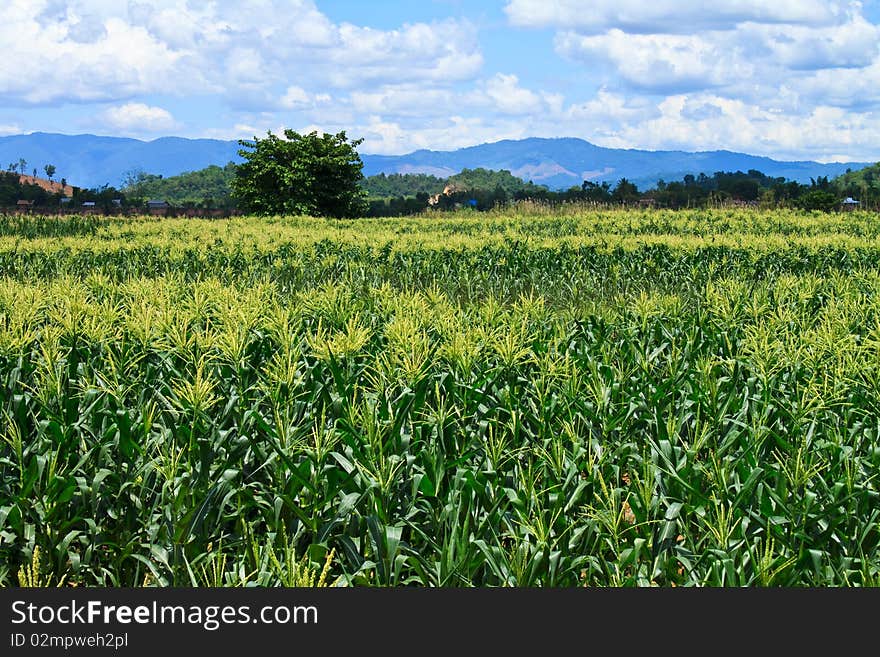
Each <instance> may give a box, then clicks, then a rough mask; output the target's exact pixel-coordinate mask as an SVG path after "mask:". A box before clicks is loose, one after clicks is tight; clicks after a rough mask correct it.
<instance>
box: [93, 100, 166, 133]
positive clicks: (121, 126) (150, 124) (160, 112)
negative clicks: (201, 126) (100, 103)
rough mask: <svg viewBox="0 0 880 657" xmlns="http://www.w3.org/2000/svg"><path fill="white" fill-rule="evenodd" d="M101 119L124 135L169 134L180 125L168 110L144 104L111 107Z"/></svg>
mask: <svg viewBox="0 0 880 657" xmlns="http://www.w3.org/2000/svg"><path fill="white" fill-rule="evenodd" d="M100 118H101V120H102V121H103V122H104V123H106V124H107V125H108V126H109V127H111V128H112V129H113V130H114V131H116V132H119V133H124V134H147V133H160V132H167V131H169V130H173V129H174V128H176V127H177V125H178V124H177V121H175V120H174V117H173V116H171V113H170V112H168V110H165V109H162V108H161V107H151V106H149V105H145V104H143V103H126V104H125V105H119V106H116V107H109V108H107V109H106V110H104V112H103V113H102V114H101V117H100Z"/></svg>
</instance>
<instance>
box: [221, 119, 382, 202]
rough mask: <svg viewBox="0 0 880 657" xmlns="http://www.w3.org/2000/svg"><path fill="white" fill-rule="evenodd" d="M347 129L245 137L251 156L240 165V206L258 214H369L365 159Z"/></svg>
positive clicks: (235, 189) (236, 187) (244, 152)
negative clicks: (326, 132) (364, 180)
mask: <svg viewBox="0 0 880 657" xmlns="http://www.w3.org/2000/svg"><path fill="white" fill-rule="evenodd" d="M362 141H363V140H362V139H354V140H349V139H348V138H347V137H346V135H345V132H344V131H343V132H339V133H337V134H335V135H331V134H323V135H319V134H318V133H317V132H316V131H313V132H310V133H308V134H305V135H301V134H299V133H297V132H295V131H293V130H290V129H287V130H285V131H284V138H283V139H282V138H281V137H279V136H277V135H274V134H272V132H271V131H269V132H268V133H267V136H266V138H264V139H258V138H257V137H254V139H253V140H252V141H249V140H244V139H242V140H239V142H238V143H239V144H240V145H241V146H242V147H243V148H242V149H241V150H240V151H239V155H241V156H242V157H243V158H244V159H245V161H244V162H243V163H242V164H239V165H238V166H237V167H236V168H235V177H234V178H233V179H232V181H231V187H232V193H233V195H234V196H235V198H236V199H237V200H238V203H239V207H240V209H241V210H243V211H245V212H252V213H255V214H303V215H312V216H318V217H340V218H341V217H357V216H360V215H362V214H363V213H364V210H365V207H366V203H365V194H364V192H363V191H362V190H361V187H360V185H359V183H360V181H361V180H362V179H363V173H362V169H363V166H364V165H363V162H362V161H361V158H360V155H358V152H357V150H356V147H357V146H358V145H360V143H361V142H362Z"/></svg>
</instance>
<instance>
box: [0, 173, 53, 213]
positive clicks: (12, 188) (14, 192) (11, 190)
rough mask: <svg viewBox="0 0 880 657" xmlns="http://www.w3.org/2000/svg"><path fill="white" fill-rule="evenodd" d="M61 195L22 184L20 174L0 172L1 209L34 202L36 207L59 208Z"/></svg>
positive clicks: (36, 186) (35, 186) (37, 186)
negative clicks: (21, 202)
mask: <svg viewBox="0 0 880 657" xmlns="http://www.w3.org/2000/svg"><path fill="white" fill-rule="evenodd" d="M60 199H61V194H60V193H59V194H52V193H50V192H47V191H46V190H45V189H43V188H42V187H40V186H39V185H32V184H30V183H28V184H22V182H21V177H20V176H19V174H18V173H13V172H11V171H0V207H11V206H15V205H16V204H17V203H18V202H19V201H32V202H33V205H34V207H40V208H44V207H50V206H53V205H54V206H57V205H58V203H59V202H60Z"/></svg>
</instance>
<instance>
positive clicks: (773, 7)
mask: <svg viewBox="0 0 880 657" xmlns="http://www.w3.org/2000/svg"><path fill="white" fill-rule="evenodd" d="M848 9H849V3H848V2H823V1H822V0H776V1H775V2H767V1H766V0H725V1H724V2H704V1H702V0H653V1H652V2H644V0H555V1H554V2H547V1H546V0H509V2H508V3H507V5H506V6H505V8H504V11H505V12H506V13H507V16H508V18H509V19H510V22H511V23H513V24H514V25H517V26H521V27H556V28H559V29H570V30H577V31H579V32H581V33H585V34H600V33H603V32H605V31H607V30H610V29H620V30H623V31H626V32H630V33H637V34H660V33H664V34H682V33H693V32H698V31H703V30H714V29H726V28H732V27H734V26H736V25H739V24H741V23H782V24H800V25H827V24H830V23H834V22H837V21H839V20H840V17H841V16H844V15H846V12H847V11H848Z"/></svg>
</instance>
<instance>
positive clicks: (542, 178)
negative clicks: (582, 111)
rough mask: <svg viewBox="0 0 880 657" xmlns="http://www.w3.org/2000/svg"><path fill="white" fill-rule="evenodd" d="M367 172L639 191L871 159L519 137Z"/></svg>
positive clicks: (375, 160)
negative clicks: (623, 184)
mask: <svg viewBox="0 0 880 657" xmlns="http://www.w3.org/2000/svg"><path fill="white" fill-rule="evenodd" d="M361 158H362V159H363V160H364V175H367V176H369V175H373V174H375V173H380V172H385V173H386V174H387V173H430V174H434V175H437V176H440V177H445V176H449V175H451V174H453V173H457V172H458V171H460V170H461V169H462V168H470V169H472V168H476V167H483V168H485V169H507V170H509V171H510V172H511V173H512V174H513V175H515V176H518V177H519V178H522V179H523V180H531V181H532V182H534V183H537V184H542V185H547V186H548V187H550V188H551V189H565V188H568V187H571V186H572V185H580V184H581V183H582V182H583V181H584V180H590V181H592V182H606V181H607V182H610V183H612V184H613V183H616V182H617V181H618V180H620V179H621V178H626V179H628V180H630V181H631V182H634V183H635V184H636V185H638V187H639V189H647V188H649V187H653V186H654V185H655V184H656V183H657V181H658V180H665V181H667V182H671V181H673V180H681V179H682V178H683V177H684V176H685V175H687V174H693V175H698V174H700V173H705V174H706V175H712V174H713V173H715V172H716V171H743V172H747V171H749V170H750V169H754V170H757V171H760V172H762V173H764V174H766V175H768V176H772V177H783V178H787V179H789V180H795V181H797V182H800V183H809V182H810V178H817V177H819V176H828V177H829V178H833V177H835V176H837V175H840V174H842V173H845V172H846V170H847V169H853V170H855V169H861V168H863V167H865V166H868V165H869V164H871V163H870V162H844V163H830V164H821V163H819V162H811V161H797V162H786V161H779V160H773V159H771V158H769V157H761V156H757V155H748V154H746V153H735V152H732V151H724V150H720V151H702V152H696V153H691V152H686V151H646V150H635V149H617V148H602V147H601V146H596V145H594V144H591V143H590V142H588V141H584V140H583V139H575V138H558V139H539V138H530V139H519V140H504V141H498V142H495V143H491V144H481V145H479V146H471V147H468V148H460V149H458V150H455V151H429V150H420V151H415V152H414V153H410V154H408V155H392V156H389V155H367V156H361Z"/></svg>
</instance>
